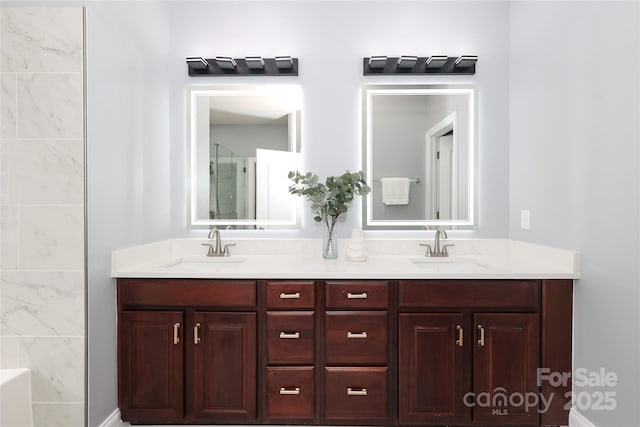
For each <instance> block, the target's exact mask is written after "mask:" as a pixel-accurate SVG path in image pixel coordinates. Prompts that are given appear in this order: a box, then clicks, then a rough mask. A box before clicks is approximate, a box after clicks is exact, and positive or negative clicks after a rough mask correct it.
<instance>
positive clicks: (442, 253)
mask: <svg viewBox="0 0 640 427" xmlns="http://www.w3.org/2000/svg"><path fill="white" fill-rule="evenodd" d="M447 238H448V236H447V232H446V231H444V228H442V227H438V229H437V230H436V236H435V242H434V244H433V250H432V249H431V245H430V244H429V243H420V246H426V247H427V250H426V252H425V253H424V256H426V257H448V256H449V253H448V252H447V247H448V246H455V245H454V244H453V243H445V244H443V245H440V240H441V239H442V240H444V239H447Z"/></svg>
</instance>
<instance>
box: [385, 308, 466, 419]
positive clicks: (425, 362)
mask: <svg viewBox="0 0 640 427" xmlns="http://www.w3.org/2000/svg"><path fill="white" fill-rule="evenodd" d="M463 321H464V318H463V315H462V314H457V313H456V314H400V316H399V330H400V334H399V348H400V349H399V355H398V356H399V359H398V387H399V390H398V393H399V402H398V405H399V406H398V409H399V421H400V423H401V424H450V423H456V422H461V421H465V420H466V418H467V417H468V413H469V410H468V409H467V408H466V407H464V404H463V395H464V391H465V390H464V389H465V385H464V372H463V356H464V355H463V347H462V346H461V345H460V344H464V335H463V342H462V343H459V344H457V343H456V341H457V340H458V339H459V336H460V332H461V331H460V330H459V329H458V327H460V328H462V327H463ZM462 332H464V331H462Z"/></svg>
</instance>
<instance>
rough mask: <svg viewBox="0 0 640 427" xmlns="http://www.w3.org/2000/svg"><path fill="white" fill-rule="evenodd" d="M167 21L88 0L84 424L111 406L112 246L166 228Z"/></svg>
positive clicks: (155, 10)
mask: <svg viewBox="0 0 640 427" xmlns="http://www.w3.org/2000/svg"><path fill="white" fill-rule="evenodd" d="M151 23H152V24H151ZM168 24H169V20H168V9H167V7H166V4H162V3H156V2H110V1H109V2H93V1H92V2H88V5H87V76H88V77H87V86H88V87H87V181H88V182H87V185H88V196H87V205H88V247H89V253H88V272H89V283H88V299H89V300H88V304H89V307H88V312H89V418H90V420H89V421H90V422H89V425H91V426H97V425H99V424H100V423H101V422H102V421H104V420H105V418H107V417H108V416H109V415H110V414H111V413H112V412H113V410H114V409H116V408H117V401H116V391H117V385H116V381H117V378H116V316H115V313H116V306H115V301H116V296H115V280H113V279H111V278H110V271H111V251H113V250H114V249H118V248H123V247H127V246H133V245H136V244H140V243H146V242H150V241H154V240H161V239H166V238H167V237H168V236H169V203H170V202H169V196H168V194H169V181H170V173H169V98H168V88H167V76H166V63H167V62H166V61H167V53H168V52H167V50H166V49H167V46H168V45H169V40H168V38H169V31H168V28H169V25H168ZM180 61H183V59H182V58H181V59H180Z"/></svg>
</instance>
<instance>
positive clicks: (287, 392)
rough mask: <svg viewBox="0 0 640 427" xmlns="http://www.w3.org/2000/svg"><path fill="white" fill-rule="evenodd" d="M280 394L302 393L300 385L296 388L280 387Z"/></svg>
mask: <svg viewBox="0 0 640 427" xmlns="http://www.w3.org/2000/svg"><path fill="white" fill-rule="evenodd" d="M280 394H300V387H296V388H294V389H287V388H284V387H280Z"/></svg>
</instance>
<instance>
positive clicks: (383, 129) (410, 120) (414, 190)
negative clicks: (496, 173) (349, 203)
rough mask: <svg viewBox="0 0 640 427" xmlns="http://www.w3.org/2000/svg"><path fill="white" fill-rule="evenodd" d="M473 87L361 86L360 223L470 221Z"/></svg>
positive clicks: (396, 225) (459, 224) (452, 224)
mask: <svg viewBox="0 0 640 427" xmlns="http://www.w3.org/2000/svg"><path fill="white" fill-rule="evenodd" d="M475 114H476V96H475V89H474V88H473V87H471V86H463V85H370V86H365V87H364V88H363V128H364V129H363V140H364V141H363V145H364V165H365V172H366V174H367V177H368V179H369V181H370V182H371V188H372V191H371V193H369V195H368V196H367V198H366V200H365V203H364V209H363V227H364V228H366V229H387V228H391V229H416V228H423V227H430V226H445V227H447V228H470V227H472V226H473V224H474V211H475V209H474V208H475V199H474V193H475V191H474V173H475V155H474V152H475Z"/></svg>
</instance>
